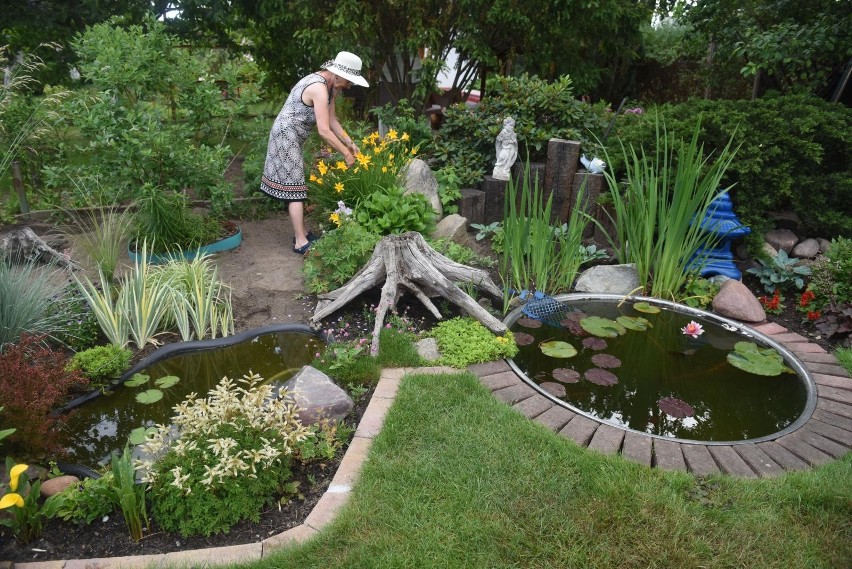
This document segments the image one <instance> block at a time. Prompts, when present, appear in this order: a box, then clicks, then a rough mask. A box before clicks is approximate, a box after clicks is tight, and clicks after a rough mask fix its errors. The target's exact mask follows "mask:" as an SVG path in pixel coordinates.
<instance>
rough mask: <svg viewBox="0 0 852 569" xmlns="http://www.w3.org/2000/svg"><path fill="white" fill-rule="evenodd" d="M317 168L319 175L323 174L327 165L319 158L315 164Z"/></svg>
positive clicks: (326, 169) (326, 170)
mask: <svg viewBox="0 0 852 569" xmlns="http://www.w3.org/2000/svg"><path fill="white" fill-rule="evenodd" d="M317 170H319V173H320V176H325V173H326V172H328V166H326V165H325V162H323V161H322V160H320V162H319V164H317Z"/></svg>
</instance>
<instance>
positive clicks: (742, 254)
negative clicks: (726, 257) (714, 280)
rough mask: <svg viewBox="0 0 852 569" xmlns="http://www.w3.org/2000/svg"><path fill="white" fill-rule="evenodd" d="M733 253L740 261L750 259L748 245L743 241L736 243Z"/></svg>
mask: <svg viewBox="0 0 852 569" xmlns="http://www.w3.org/2000/svg"><path fill="white" fill-rule="evenodd" d="M734 254H735V255H736V256H737V259H740V260H742V261H748V260H749V259H751V253H749V251H748V245H746V244H745V243H737V246H736V247H734Z"/></svg>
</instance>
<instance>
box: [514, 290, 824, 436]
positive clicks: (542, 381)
mask: <svg viewBox="0 0 852 569" xmlns="http://www.w3.org/2000/svg"><path fill="white" fill-rule="evenodd" d="M560 300H562V309H561V314H559V315H558V316H559V320H558V321H559V322H561V325H555V326H554V325H547V324H542V322H541V321H539V320H535V319H530V318H528V317H526V316H525V315H523V314H520V313H519V311H518V312H516V313H513V315H512V316H510V317H509V318H507V323H508V324H509V325H510V329H511V330H512V331H513V332H514V333H515V338H516V342H517V343H518V344H519V353H518V355H517V356H516V357H515V358H514V365H515V366H516V367H517V368H518V370H519V371H521V372H522V373H523V374H526V376H527V378H528V380H529V381H531V382H532V383H533V384H534V385H536V386H537V387H538V389H539V390H540V391H542V392H543V393H546V394H547V395H548V396H549V397H550V398H551V399H553V400H556V401H557V402H560V403H561V404H563V405H565V406H567V407H570V408H572V409H574V410H576V411H579V412H581V413H583V414H585V415H588V416H590V417H593V418H596V419H599V420H602V421H605V422H608V423H611V424H614V425H618V426H622V427H626V428H629V429H633V430H636V431H639V432H643V433H648V434H651V435H657V436H661V437H668V438H676V439H687V440H697V441H711V442H719V441H744V440H750V439H757V438H761V437H765V436H768V435H772V434H774V433H778V432H779V431H782V430H784V429H785V428H787V427H789V426H790V425H792V424H793V423H794V422H796V421H797V420H798V419H799V418H800V417H802V416H803V413H804V412H805V410H806V409H807V408H808V406H809V404H810V402H811V401H812V399H813V397H812V393H813V388H812V383H811V382H810V380H809V379H808V378H806V377H804V375H801V374H805V372H804V368H802V367H801V366H800V365H797V364H796V363H794V362H793V361H792V360H793V358H792V355H791V354H789V353H788V354H786V355H784V354H782V353H781V352H780V351H778V350H777V349H776V346H772V345H771V344H769V343H768V341H766V340H764V337H762V336H761V335H760V334H757V333H754V332H753V331H749V330H748V329H746V328H744V327H742V326H738V325H736V324H735V323H733V322H729V321H726V320H725V319H721V318H719V317H715V316H714V315H711V314H709V313H706V312H703V311H698V310H689V309H688V308H687V307H681V308H679V305H676V304H674V303H664V302H656V301H653V300H652V299H638V298H633V299H629V300H627V301H624V302H621V301H623V300H624V299H622V298H620V297H611V298H597V299H593V298H589V297H588V296H586V297H582V296H580V295H576V296H575V295H567V297H560ZM640 302H642V304H640ZM637 307H638V308H639V309H637ZM646 308H647V310H646ZM649 310H650V311H649ZM591 316H595V317H600V318H603V319H606V321H608V322H611V323H613V324H622V325H621V326H612V327H611V329H610V330H608V331H607V330H603V331H602V330H600V325H601V323H604V324H605V321H603V320H598V319H594V320H590V319H589V317H591ZM593 322H594V323H596V325H590V324H591V323H593ZM690 322H694V323H696V324H698V325H699V326H700V332H699V333H697V334H696V333H695V332H696V331H697V330H698V329H696V328H695V327H694V326H692V327H691V328H688V329H687V331H688V332H692V333H693V334H692V335H690V334H687V333H686V332H685V331H684V328H686V327H688V326H689V325H690ZM552 324H556V322H555V321H554V322H552ZM581 324H582V325H581ZM607 326H608V325H606V324H605V325H604V328H606V327H607ZM619 328H620V330H619ZM589 330H591V332H590V331H589ZM608 334H609V335H608ZM560 342H562V344H561V343H560ZM565 344H568V345H569V346H570V347H569V348H566V347H565ZM767 349H768V351H767V352H763V353H761V352H760V351H761V350H767ZM742 350H745V352H743V351H742ZM754 350H758V352H757V353H754V354H752V353H750V352H751V351H754ZM572 352H576V353H572ZM732 353H733V354H735V355H734V356H731V354H732ZM763 355H767V357H768V360H767V362H769V361H771V362H772V364H773V365H774V366H775V368H776V370H777V371H778V372H779V373H777V374H776V375H760V373H765V372H766V370H763V369H760V368H761V366H762V365H764V363H763ZM731 357H733V358H734V359H737V358H739V359H738V360H737V363H739V364H741V367H744V368H746V369H751V368H752V367H753V366H757V367H756V368H754V369H758V370H759V373H755V372H754V370H753V369H752V371H746V370H744V369H741V368H740V367H737V366H735V365H732V363H731ZM755 362H756V363H755ZM767 365H768V364H767ZM793 368H799V370H800V371H799V372H797V371H796V369H793Z"/></svg>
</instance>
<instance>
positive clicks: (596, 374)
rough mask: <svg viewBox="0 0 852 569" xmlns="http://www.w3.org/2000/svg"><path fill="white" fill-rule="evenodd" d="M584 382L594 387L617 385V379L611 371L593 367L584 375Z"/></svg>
mask: <svg viewBox="0 0 852 569" xmlns="http://www.w3.org/2000/svg"><path fill="white" fill-rule="evenodd" d="M585 377H586V380H587V381H591V382H592V383H594V384H596V385H603V386H605V387H606V386H610V385H615V384H616V383H618V377H617V376H616V375H615V374H614V373H612V372H611V371H607V370H605V369H600V368H597V367H593V368H592V369H590V370H589V371H587V372H586V374H585Z"/></svg>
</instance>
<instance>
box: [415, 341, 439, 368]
mask: <svg viewBox="0 0 852 569" xmlns="http://www.w3.org/2000/svg"><path fill="white" fill-rule="evenodd" d="M415 346H417V353H418V354H420V357H421V358H423V359H424V360H426V361H427V362H436V361H438V360H439V359H440V358H441V352H440V351H438V342H437V341H436V340H435V338H423V339H422V340H420V341H419V342H417V343H416V344H415Z"/></svg>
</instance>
